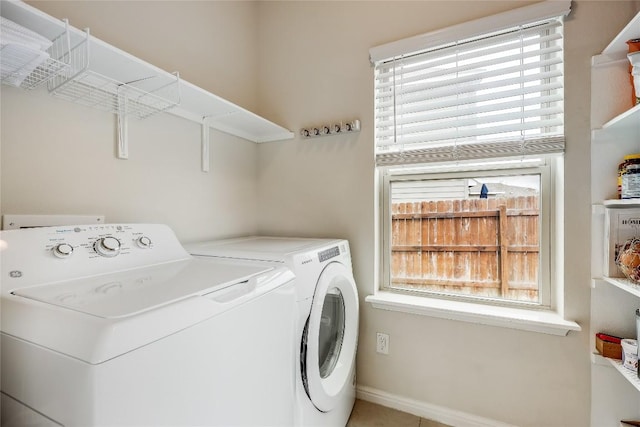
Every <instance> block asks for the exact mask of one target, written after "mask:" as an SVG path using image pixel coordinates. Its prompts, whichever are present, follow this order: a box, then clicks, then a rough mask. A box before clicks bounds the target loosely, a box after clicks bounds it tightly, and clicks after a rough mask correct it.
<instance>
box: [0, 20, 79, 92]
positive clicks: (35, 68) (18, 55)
mask: <svg viewBox="0 0 640 427" xmlns="http://www.w3.org/2000/svg"><path fill="white" fill-rule="evenodd" d="M64 22H65V30H64V32H63V33H62V34H60V35H59V36H58V37H56V38H55V39H54V40H53V41H51V40H48V39H46V38H44V37H42V36H41V35H39V34H38V33H35V32H33V31H31V30H29V29H27V28H24V27H22V26H20V25H18V24H16V23H15V22H13V21H10V20H9V19H6V18H4V17H2V20H1V21H0V25H1V33H2V42H1V44H0V48H1V50H0V74H1V76H0V77H1V79H2V83H3V84H7V85H10V86H15V87H20V88H22V89H35V88H36V87H38V86H40V85H42V84H44V83H46V82H48V81H49V80H50V79H52V78H53V77H55V76H56V75H58V74H59V73H61V72H63V71H64V70H66V69H67V68H68V67H69V64H68V63H65V62H64V61H63V60H61V59H60V58H63V57H64V56H65V55H64V53H65V52H68V50H69V29H68V23H67V21H64Z"/></svg>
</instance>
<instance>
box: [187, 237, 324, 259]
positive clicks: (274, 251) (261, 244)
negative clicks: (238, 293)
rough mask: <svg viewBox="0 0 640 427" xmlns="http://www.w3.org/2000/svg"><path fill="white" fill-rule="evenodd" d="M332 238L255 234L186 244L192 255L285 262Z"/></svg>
mask: <svg viewBox="0 0 640 427" xmlns="http://www.w3.org/2000/svg"><path fill="white" fill-rule="evenodd" d="M331 241H334V240H332V239H302V238H292V237H264V236H253V237H243V238H239V239H228V240H218V241H211V242H202V243H195V244H191V245H185V248H186V249H187V251H189V252H190V253H191V254H192V255H201V256H218V257H227V258H240V259H250V260H256V261H277V262H284V260H285V258H286V256H287V255H289V254H292V253H297V252H302V251H307V250H312V249H316V248H318V246H319V245H322V244H323V243H328V242H331Z"/></svg>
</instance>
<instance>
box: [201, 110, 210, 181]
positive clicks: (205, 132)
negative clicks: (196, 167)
mask: <svg viewBox="0 0 640 427" xmlns="http://www.w3.org/2000/svg"><path fill="white" fill-rule="evenodd" d="M209 119H210V116H204V117H203V118H202V141H201V143H200V147H201V153H200V155H201V167H202V172H209V129H210V127H209Z"/></svg>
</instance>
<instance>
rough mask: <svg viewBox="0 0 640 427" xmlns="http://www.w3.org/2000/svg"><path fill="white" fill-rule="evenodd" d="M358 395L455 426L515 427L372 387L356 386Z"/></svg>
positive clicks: (379, 403) (370, 400)
mask: <svg viewBox="0 0 640 427" xmlns="http://www.w3.org/2000/svg"><path fill="white" fill-rule="evenodd" d="M356 397H357V398H358V399H361V400H366V401H368V402H371V403H376V404H378V405H382V406H386V407H389V408H393V409H397V410H399V411H402V412H407V413H410V414H413V415H417V416H419V417H422V418H428V419H430V420H434V421H437V422H439V423H443V424H447V425H450V426H454V427H515V426H513V425H511V424H506V423H503V422H500V421H495V420H491V419H488V418H483V417H479V416H477V415H471V414H467V413H465V412H460V411H456V410H454V409H450V408H445V407H444V406H439V405H434V404H432V403H425V402H420V401H417V400H414V399H409V398H406V397H402V396H397V395H394V394H391V393H387V392H384V391H382V390H377V389H375V388H372V387H366V386H361V385H358V386H356Z"/></svg>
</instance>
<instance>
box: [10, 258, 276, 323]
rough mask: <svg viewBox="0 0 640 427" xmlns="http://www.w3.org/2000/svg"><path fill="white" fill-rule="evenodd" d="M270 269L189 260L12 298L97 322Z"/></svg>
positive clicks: (21, 293)
mask: <svg viewBox="0 0 640 427" xmlns="http://www.w3.org/2000/svg"><path fill="white" fill-rule="evenodd" d="M269 270H272V268H270V267H268V266H266V267H265V266H260V265H249V264H239V263H230V262H225V261H220V260H215V259H198V258H192V259H188V260H184V261H176V262H170V263H166V264H161V265H158V266H154V267H146V268H139V269H133V270H129V271H125V272H120V273H115V274H105V275H100V276H94V277H89V278H85V279H77V280H72V281H66V282H58V283H51V284H46V285H39V286H32V287H27V288H20V289H16V290H14V291H13V292H11V293H12V294H13V295H16V296H19V297H24V298H29V299H32V300H36V301H40V302H43V303H47V304H53V305H56V306H59V307H64V308H68V309H71V310H75V311H79V312H82V313H85V314H89V315H92V316H97V317H101V318H107V319H108V318H118V317H125V316H131V315H135V314H138V313H141V312H144V311H147V310H151V309H154V308H157V307H161V306H164V305H168V304H171V303H174V302H177V301H180V300H183V299H186V298H189V297H191V296H194V295H203V294H207V293H210V292H213V291H216V290H219V289H223V288H225V287H228V286H230V285H233V284H236V283H238V282H242V281H246V280H248V279H249V278H250V277H252V276H255V275H258V274H261V273H264V272H267V271H269Z"/></svg>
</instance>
